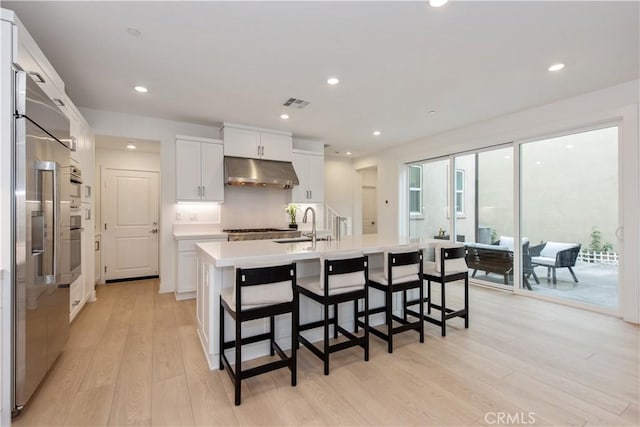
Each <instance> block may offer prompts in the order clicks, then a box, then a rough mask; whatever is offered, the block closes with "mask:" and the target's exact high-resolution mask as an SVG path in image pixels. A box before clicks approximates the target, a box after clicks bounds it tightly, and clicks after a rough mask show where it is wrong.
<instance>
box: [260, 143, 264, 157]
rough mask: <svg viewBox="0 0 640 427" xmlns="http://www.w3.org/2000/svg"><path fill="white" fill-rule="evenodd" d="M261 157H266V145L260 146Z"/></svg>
mask: <svg viewBox="0 0 640 427" xmlns="http://www.w3.org/2000/svg"><path fill="white" fill-rule="evenodd" d="M260 155H261V156H264V145H261V146H260Z"/></svg>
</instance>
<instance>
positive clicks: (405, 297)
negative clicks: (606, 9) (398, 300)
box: [402, 290, 407, 322]
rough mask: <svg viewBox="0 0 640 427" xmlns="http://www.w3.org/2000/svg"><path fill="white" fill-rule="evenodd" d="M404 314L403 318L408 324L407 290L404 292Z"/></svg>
mask: <svg viewBox="0 0 640 427" xmlns="http://www.w3.org/2000/svg"><path fill="white" fill-rule="evenodd" d="M402 313H403V316H402V318H403V319H404V321H405V322H406V321H407V291H406V290H404V291H402Z"/></svg>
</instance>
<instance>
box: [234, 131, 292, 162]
mask: <svg viewBox="0 0 640 427" xmlns="http://www.w3.org/2000/svg"><path fill="white" fill-rule="evenodd" d="M222 138H223V139H224V155H225V156H233V157H248V158H252V159H265V160H280V161H288V162H290V161H291V159H292V147H293V138H292V136H291V133H288V132H278V131H271V130H268V129H259V128H241V127H235V126H231V125H227V124H225V125H224V127H223V129H222Z"/></svg>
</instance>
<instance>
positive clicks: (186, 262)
mask: <svg viewBox="0 0 640 427" xmlns="http://www.w3.org/2000/svg"><path fill="white" fill-rule="evenodd" d="M196 279H197V277H196V252H195V251H189V252H178V283H177V285H178V286H177V289H178V293H182V292H194V291H195V290H196Z"/></svg>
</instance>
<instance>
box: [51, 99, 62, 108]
mask: <svg viewBox="0 0 640 427" xmlns="http://www.w3.org/2000/svg"><path fill="white" fill-rule="evenodd" d="M52 101H53V102H54V103H55V104H56V105H57V106H58V107H64V105H65V104H64V101H63V100H62V99H60V98H53V99H52Z"/></svg>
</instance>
